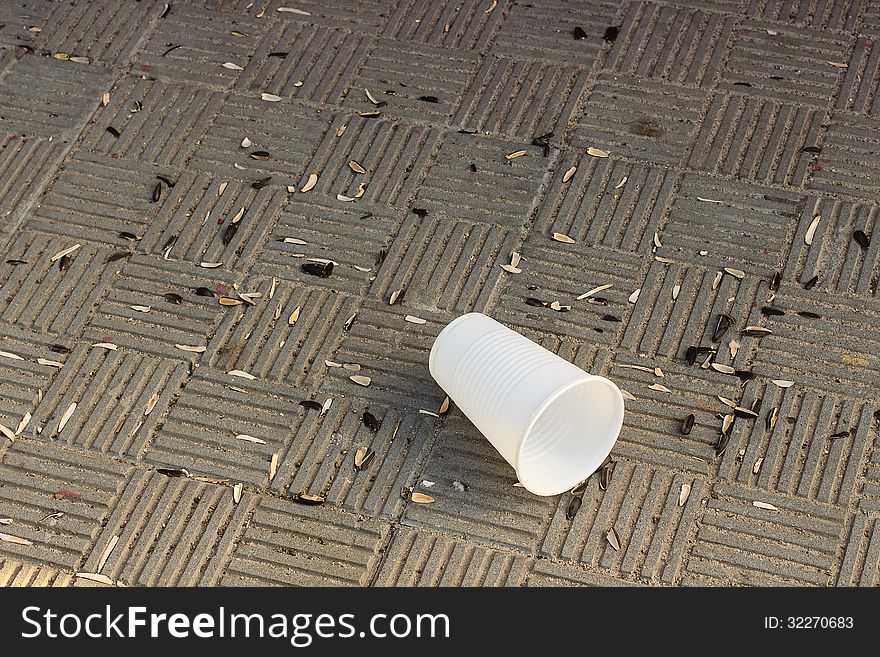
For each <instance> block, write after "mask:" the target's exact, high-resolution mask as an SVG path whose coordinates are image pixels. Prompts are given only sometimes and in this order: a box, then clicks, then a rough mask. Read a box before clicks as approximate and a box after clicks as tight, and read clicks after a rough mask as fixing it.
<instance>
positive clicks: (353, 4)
mask: <svg viewBox="0 0 880 657" xmlns="http://www.w3.org/2000/svg"><path fill="white" fill-rule="evenodd" d="M290 6H291V3H290V2H289V1H288V0H272V2H271V3H270V4H269V7H268V8H267V9H266V13H267V14H269V12H271V11H272V9H273V8H274V9H275V16H276V19H277V20H279V21H290V22H307V23H313V24H315V25H329V26H332V27H343V28H346V29H349V30H353V31H358V32H364V33H366V34H375V33H377V32H378V31H379V30H380V29H381V28H382V26H383V25H384V24H385V21H386V20H387V17H388V15H389V13H390V8H389V5H388V3H387V2H383V1H382V0H339V1H338V2H333V3H327V2H323V1H322V0H302V2H298V3H297V4H296V6H295V7H293V8H294V9H298V10H299V12H306V13H297V12H279V11H278V8H279V7H290Z"/></svg>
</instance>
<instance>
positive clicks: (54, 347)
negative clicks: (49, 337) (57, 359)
mask: <svg viewBox="0 0 880 657" xmlns="http://www.w3.org/2000/svg"><path fill="white" fill-rule="evenodd" d="M49 350H50V351H54V352H55V353H56V354H69V353H72V351H73V350H72V349H71V348H70V347H65V346H64V345H63V344H51V345H49Z"/></svg>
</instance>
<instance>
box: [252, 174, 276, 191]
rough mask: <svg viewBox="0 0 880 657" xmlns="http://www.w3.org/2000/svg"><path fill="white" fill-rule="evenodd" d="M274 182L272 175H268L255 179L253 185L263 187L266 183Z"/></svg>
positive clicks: (256, 187)
mask: <svg viewBox="0 0 880 657" xmlns="http://www.w3.org/2000/svg"><path fill="white" fill-rule="evenodd" d="M270 182H272V176H266V177H265V178H260V179H259V180H255V181H254V182H252V183H251V187H253V188H254V189H263V187H265V186H266V185H268V184H269V183H270Z"/></svg>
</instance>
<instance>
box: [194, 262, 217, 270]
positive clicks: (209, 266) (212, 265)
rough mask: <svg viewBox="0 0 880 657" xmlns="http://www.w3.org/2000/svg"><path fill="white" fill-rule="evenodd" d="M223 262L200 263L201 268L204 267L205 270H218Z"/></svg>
mask: <svg viewBox="0 0 880 657" xmlns="http://www.w3.org/2000/svg"><path fill="white" fill-rule="evenodd" d="M222 266H223V263H222V262H200V263H199V267H204V268H205V269H217V267H222Z"/></svg>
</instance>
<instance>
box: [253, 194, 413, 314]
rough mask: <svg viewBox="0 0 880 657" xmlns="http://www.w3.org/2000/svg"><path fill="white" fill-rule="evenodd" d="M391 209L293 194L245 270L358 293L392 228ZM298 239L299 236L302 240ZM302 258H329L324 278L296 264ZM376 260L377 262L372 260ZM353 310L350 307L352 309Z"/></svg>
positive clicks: (395, 220) (385, 248) (366, 283)
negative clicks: (330, 270) (328, 272)
mask: <svg viewBox="0 0 880 657" xmlns="http://www.w3.org/2000/svg"><path fill="white" fill-rule="evenodd" d="M397 223H398V218H397V213H396V212H393V211H392V212H389V211H388V210H386V209H374V210H373V211H368V210H367V209H366V208H364V207H361V206H359V205H355V204H353V203H338V202H336V201H321V200H319V199H314V200H312V199H308V200H306V196H304V195H299V194H297V195H296V196H294V197H292V198H291V199H290V202H289V203H288V204H287V205H286V206H285V207H284V210H283V211H282V213H281V215H280V216H279V217H278V220H277V222H276V223H275V225H274V227H273V229H272V232H271V233H270V234H269V235H268V237H267V239H266V241H265V243H264V244H263V245H261V248H260V250H259V252H258V254H257V260H256V262H255V263H254V265H253V267H252V269H251V272H252V273H253V274H255V275H260V276H263V277H275V278H277V279H278V280H279V281H288V282H291V283H296V284H304V285H308V286H315V287H323V288H327V289H328V290H335V291H339V292H342V293H349V294H363V293H364V292H365V291H366V289H367V288H368V287H369V285H370V280H371V278H372V277H373V276H375V275H376V273H375V272H377V271H378V266H379V264H381V261H382V259H383V257H384V256H383V255H382V253H383V251H384V252H385V254H387V252H388V248H389V244H390V243H391V240H392V237H393V236H394V234H395V232H396V230H397ZM301 242H304V244H302V243H301ZM308 258H320V259H324V260H332V261H333V262H334V263H336V264H334V266H333V273H332V274H331V275H330V276H329V277H327V278H321V277H319V276H312V275H310V274H307V273H305V272H304V271H303V270H302V264H304V263H305V262H308V260H307V259H308ZM377 263H378V264H377ZM352 312H354V311H352Z"/></svg>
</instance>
